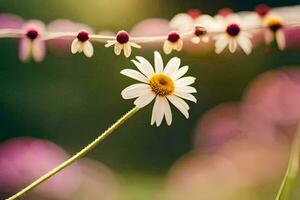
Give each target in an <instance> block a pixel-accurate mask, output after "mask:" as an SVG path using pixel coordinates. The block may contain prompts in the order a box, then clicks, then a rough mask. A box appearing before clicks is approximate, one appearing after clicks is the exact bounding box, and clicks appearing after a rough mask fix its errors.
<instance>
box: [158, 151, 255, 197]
mask: <svg viewBox="0 0 300 200" xmlns="http://www.w3.org/2000/svg"><path fill="white" fill-rule="evenodd" d="M241 181H242V180H241V179H240V176H239V173H238V171H237V169H236V167H235V166H234V165H233V164H232V163H231V162H230V160H228V159H227V158H225V157H222V156H219V155H216V154H210V153H205V152H193V153H190V154H188V155H186V156H184V157H183V158H182V159H180V160H179V161H177V162H176V163H175V165H174V166H173V167H172V168H171V170H170V173H169V175H168V177H167V181H166V184H165V188H164V190H163V192H162V194H161V196H160V198H158V199H159V200H165V199H168V200H185V199H188V200H199V199H220V200H221V199H222V200H237V199H236V197H237V194H236V193H237V192H238V191H239V190H241V187H240V183H241ZM238 196H239V199H243V200H244V199H247V198H246V196H245V195H241V194H239V195H238ZM253 199H255V198H253ZM253 199H251V200H253ZM247 200H248V199H247Z"/></svg>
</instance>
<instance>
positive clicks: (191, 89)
mask: <svg viewBox="0 0 300 200" xmlns="http://www.w3.org/2000/svg"><path fill="white" fill-rule="evenodd" d="M175 91H179V92H185V93H197V90H196V89H195V88H194V87H191V86H183V87H176V90H175Z"/></svg>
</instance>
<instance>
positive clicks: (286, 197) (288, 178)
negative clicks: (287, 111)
mask: <svg viewBox="0 0 300 200" xmlns="http://www.w3.org/2000/svg"><path fill="white" fill-rule="evenodd" d="M299 157H300V122H299V123H298V128H297V130H296V133H295V136H294V140H293V143H292V147H291V152H290V158H289V163H288V167H287V170H286V173H285V175H284V178H283V180H282V183H281V185H280V188H279V190H278V193H277V196H276V199H275V200H290V199H291V197H292V192H293V189H294V185H295V181H296V178H297V176H298V174H299V161H300V158H299Z"/></svg>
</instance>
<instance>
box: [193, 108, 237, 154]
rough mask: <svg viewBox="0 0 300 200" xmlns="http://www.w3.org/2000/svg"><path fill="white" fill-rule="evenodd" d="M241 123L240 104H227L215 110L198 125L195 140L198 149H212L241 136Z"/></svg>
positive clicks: (209, 112)
mask: <svg viewBox="0 0 300 200" xmlns="http://www.w3.org/2000/svg"><path fill="white" fill-rule="evenodd" d="M240 123H241V116H240V105H239V104H238V103H225V104H221V105H219V106H217V107H215V108H213V109H212V110H210V111H208V113H206V114H205V115H204V116H203V117H202V118H201V119H200V122H199V123H198V125H197V129H196V133H195V140H194V142H195V145H196V147H201V148H203V147H209V148H210V147H214V146H216V145H217V146H219V145H221V144H223V143H224V142H227V141H228V140H229V139H231V138H233V137H235V136H237V135H239V134H240Z"/></svg>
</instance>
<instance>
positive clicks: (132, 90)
mask: <svg viewBox="0 0 300 200" xmlns="http://www.w3.org/2000/svg"><path fill="white" fill-rule="evenodd" d="M150 91H151V89H150V87H149V85H147V84H144V83H137V84H133V85H130V86H128V87H126V88H125V89H124V90H123V91H122V92H121V95H122V97H123V99H133V98H136V97H139V96H142V95H145V94H146V93H148V92H150Z"/></svg>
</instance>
